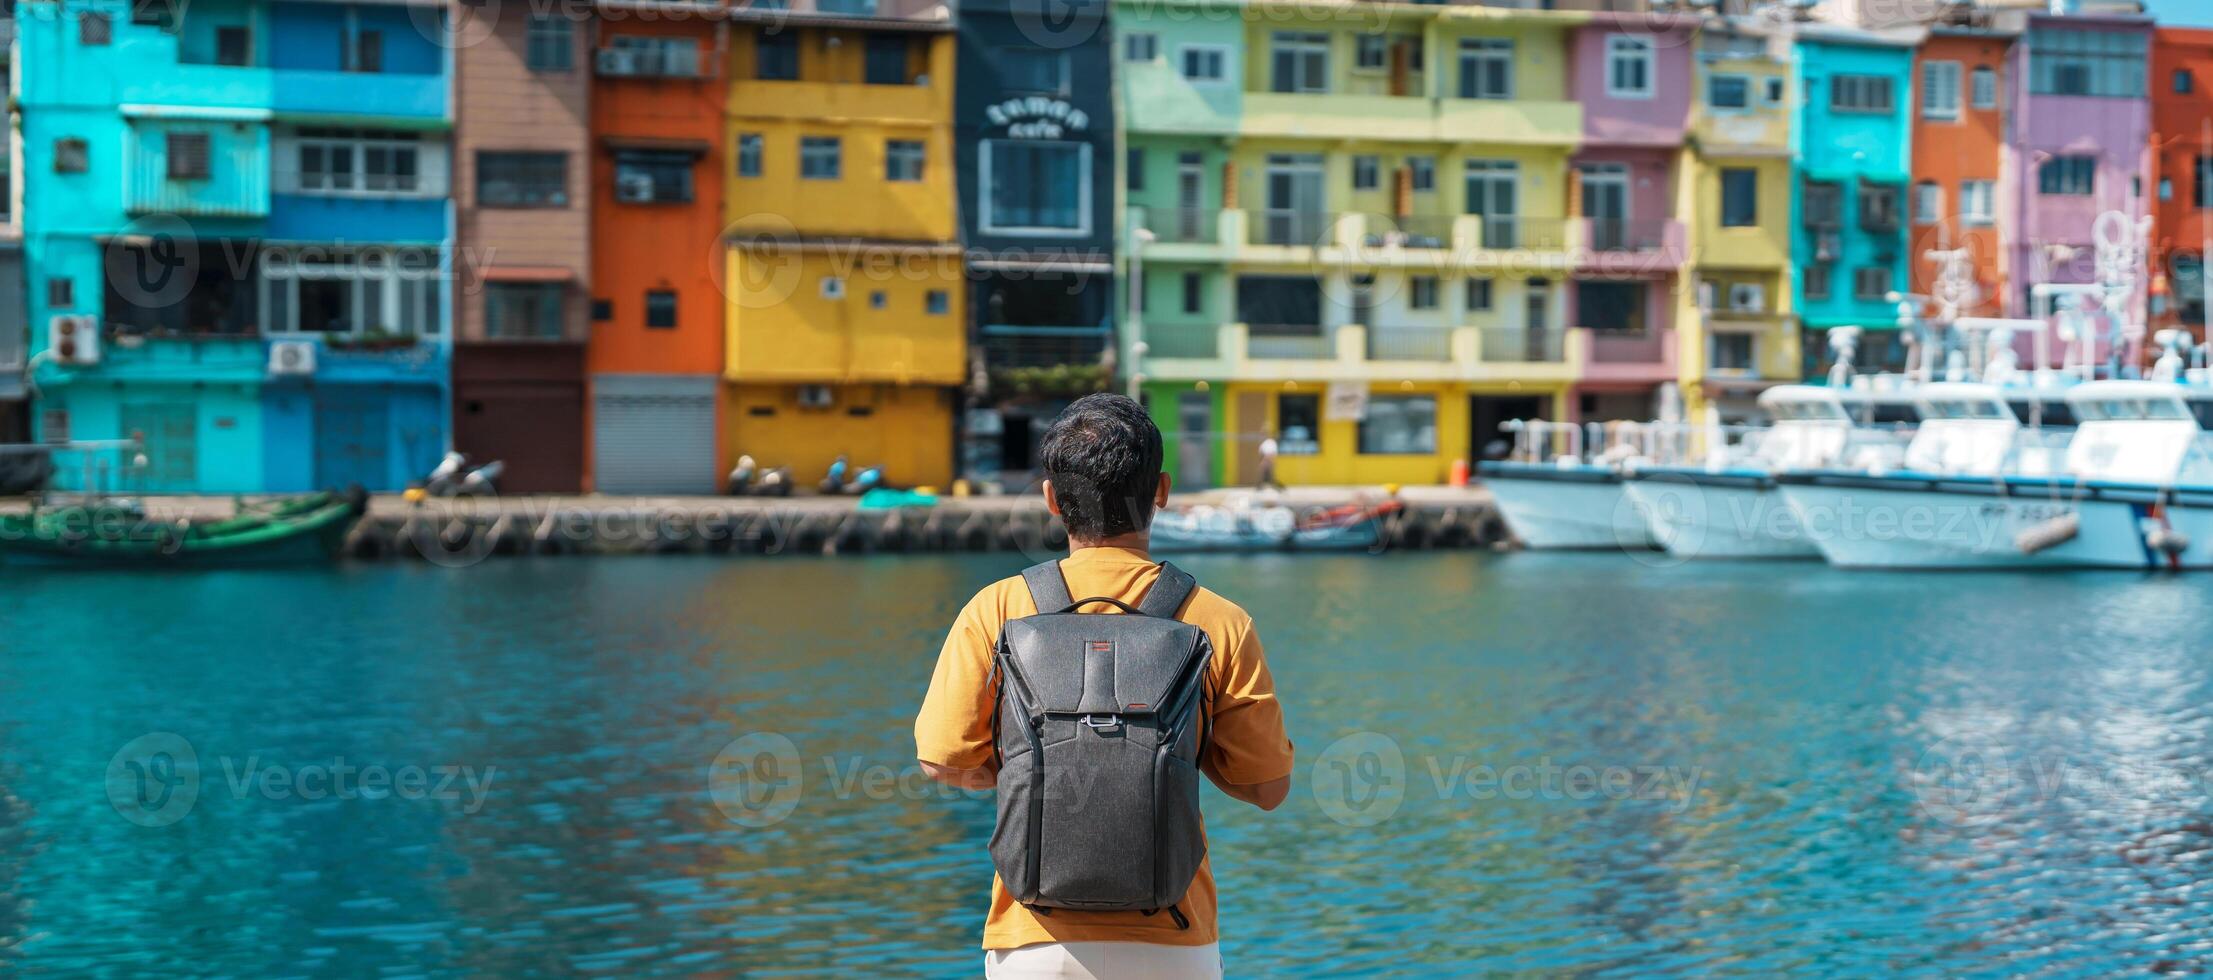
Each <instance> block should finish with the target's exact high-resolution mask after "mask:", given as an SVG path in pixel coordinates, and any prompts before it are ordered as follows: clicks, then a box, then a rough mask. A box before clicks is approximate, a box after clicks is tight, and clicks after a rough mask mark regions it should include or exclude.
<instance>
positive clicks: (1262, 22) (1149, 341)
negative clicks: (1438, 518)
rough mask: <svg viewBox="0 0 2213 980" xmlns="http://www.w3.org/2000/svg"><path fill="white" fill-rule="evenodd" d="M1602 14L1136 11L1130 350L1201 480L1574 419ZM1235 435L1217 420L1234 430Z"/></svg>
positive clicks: (1127, 62) (1191, 7) (1395, 455)
mask: <svg viewBox="0 0 2213 980" xmlns="http://www.w3.org/2000/svg"><path fill="white" fill-rule="evenodd" d="M1589 20H1590V15H1589V14H1587V13H1580V12H1561V11H1540V10H1515V9H1504V8H1492V7H1476V6H1437V7H1432V6H1417V5H1404V6H1400V5H1376V6H1372V7H1371V6H1368V5H1358V6H1355V7H1349V8H1348V7H1344V6H1342V5H1325V4H1319V3H1307V2H1299V0H1257V2H1252V3H1247V4H1245V5H1243V6H1241V7H1236V8H1222V7H1218V6H1214V5H1210V4H1203V3H1190V2H1169V3H1165V4H1159V3H1155V4H1137V3H1126V4H1124V5H1123V6H1121V7H1119V8H1118V9H1117V10H1116V12H1115V27H1116V32H1117V35H1118V37H1119V39H1120V42H1121V51H1120V53H1121V55H1122V58H1123V73H1122V75H1123V79H1124V84H1123V86H1122V97H1123V105H1122V108H1121V113H1120V117H1121V119H1122V120H1124V127H1125V129H1126V136H1125V140H1126V144H1127V148H1128V151H1129V159H1130V163H1129V166H1128V168H1127V170H1126V172H1125V180H1124V183H1125V190H1124V194H1125V197H1126V200H1128V201H1129V203H1130V208H1129V217H1130V221H1131V223H1132V227H1131V229H1130V230H1129V232H1128V233H1127V236H1126V238H1125V241H1126V242H1127V249H1126V251H1127V258H1126V263H1127V267H1128V270H1129V272H1130V273H1131V274H1132V275H1133V276H1134V277H1135V278H1136V279H1137V281H1138V282H1139V283H1140V284H1141V297H1142V298H1141V301H1140V302H1138V303H1137V304H1136V308H1135V309H1133V310H1130V311H1127V313H1126V316H1125V323H1126V324H1128V325H1129V329H1127V330H1126V331H1125V336H1124V343H1123V351H1124V362H1123V363H1124V364H1126V365H1127V368H1126V369H1125V370H1127V371H1128V372H1130V375H1129V376H1130V380H1131V382H1132V384H1133V386H1134V387H1136V388H1137V389H1138V390H1140V391H1141V392H1143V393H1144V394H1145V395H1146V396H1147V398H1148V399H1149V401H1150V403H1151V407H1152V410H1153V412H1154V413H1155V417H1156V418H1158V419H1160V420H1161V421H1162V426H1163V429H1164V430H1166V431H1168V432H1169V433H1171V438H1172V440H1173V441H1174V442H1175V444H1176V445H1175V448H1174V449H1173V450H1172V452H1171V455H1172V457H1173V459H1172V463H1173V466H1174V468H1175V472H1176V478H1177V479H1178V480H1179V481H1180V482H1182V483H1183V484H1184V485H1187V486H1188V485H1205V484H1210V483H1242V482H1250V481H1251V480H1253V479H1254V478H1255V477H1256V476H1257V475H1258V472H1259V454H1260V446H1261V443H1262V442H1263V441H1264V440H1266V439H1269V438H1273V439H1275V440H1276V445H1277V448H1278V451H1279V452H1280V453H1281V458H1280V460H1279V462H1278V466H1277V469H1276V472H1277V475H1278V476H1279V477H1280V478H1281V479H1282V480H1284V481H1285V482H1289V483H1338V484H1344V483H1391V482H1398V483H1435V482H1439V481H1441V480H1443V479H1444V478H1445V476H1446V475H1447V474H1448V473H1449V472H1450V469H1451V466H1452V463H1453V461H1454V460H1456V459H1469V458H1474V457H1479V456H1485V455H1495V454H1498V453H1500V452H1502V451H1503V445H1504V444H1505V443H1506V442H1507V441H1508V440H1509V439H1510V433H1509V432H1508V431H1507V430H1506V429H1505V428H1504V424H1505V423H1506V422H1508V421H1510V420H1513V419H1517V418H1529V417H1549V418H1564V417H1567V416H1569V415H1571V414H1572V413H1573V411H1574V409H1575V407H1576V406H1575V402H1574V399H1573V398H1572V397H1571V396H1570V389H1571V385H1572V383H1573V381H1574V379H1576V378H1577V377H1579V376H1580V375H1581V372H1582V362H1583V359H1584V357H1585V356H1586V348H1587V346H1588V345H1587V343H1586V342H1584V341H1583V340H1582V339H1581V337H1580V335H1579V336H1578V339H1577V340H1576V341H1575V342H1572V343H1571V342H1570V334H1569V331H1568V329H1567V323H1568V317H1567V305H1568V304H1567V301H1566V299H1565V297H1564V293H1565V289H1564V287H1565V284H1566V283H1567V282H1568V280H1569V277H1570V275H1571V274H1572V272H1573V271H1574V269H1575V268H1576V266H1575V263H1574V260H1573V259H1572V258H1571V257H1572V256H1573V255H1575V254H1576V251H1577V249H1578V248H1579V247H1580V244H1581V239H1582V237H1583V235H1584V228H1585V226H1584V224H1583V223H1582V222H1580V221H1571V220H1570V219H1569V215H1570V214H1571V213H1572V212H1571V211H1570V210H1569V204H1570V201H1569V198H1570V196H1571V195H1570V186H1571V180H1570V178H1569V177H1568V174H1569V173H1570V172H1571V167H1570V162H1571V159H1572V157H1573V155H1574V152H1575V150H1576V149H1577V148H1578V147H1579V146H1580V145H1581V144H1582V142H1583V137H1584V123H1583V109H1582V107H1581V106H1579V105H1578V104H1576V102H1575V101H1574V100H1573V99H1572V98H1571V97H1570V93H1569V77H1570V70H1569V68H1570V58H1569V55H1568V52H1569V49H1570V41H1571V39H1572V37H1573V35H1574V33H1575V29H1576V28H1577V27H1579V26H1581V25H1582V24H1584V23H1587V22H1588V21H1589ZM1216 434H1218V435H1216Z"/></svg>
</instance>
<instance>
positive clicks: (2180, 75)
mask: <svg viewBox="0 0 2213 980" xmlns="http://www.w3.org/2000/svg"><path fill="white" fill-rule="evenodd" d="M2174 87H2175V94H2176V95H2189V94H2190V93H2191V92H2192V91H2195V90H2196V89H2197V79H2196V78H2195V77H2193V76H2192V75H2191V74H2190V69H2188V68H2177V69H2175V74H2174Z"/></svg>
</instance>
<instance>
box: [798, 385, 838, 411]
mask: <svg viewBox="0 0 2213 980" xmlns="http://www.w3.org/2000/svg"><path fill="white" fill-rule="evenodd" d="M835 404H837V397H836V395H834V394H833V393H832V392H831V390H830V386H829V385H800V386H799V407H801V408H829V407H830V406H832V405H835Z"/></svg>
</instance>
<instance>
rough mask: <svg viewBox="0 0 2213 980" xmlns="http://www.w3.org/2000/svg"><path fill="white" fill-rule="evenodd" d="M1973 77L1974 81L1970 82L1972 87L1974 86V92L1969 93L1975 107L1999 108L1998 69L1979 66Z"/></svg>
mask: <svg viewBox="0 0 2213 980" xmlns="http://www.w3.org/2000/svg"><path fill="white" fill-rule="evenodd" d="M1972 77H1973V81H1972V82H1971V83H1970V87H1971V88H1973V89H1974V91H1972V92H1970V93H1968V98H1969V99H1970V100H1971V101H1972V103H1973V104H1974V106H1975V108H1977V109H1995V108H1997V107H1998V73H1997V71H1996V70H1994V69H1991V68H1981V67H1979V68H1976V69H1975V74H1974V75H1973V76H1972Z"/></svg>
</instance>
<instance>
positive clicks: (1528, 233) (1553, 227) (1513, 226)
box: [1476, 215, 1568, 251]
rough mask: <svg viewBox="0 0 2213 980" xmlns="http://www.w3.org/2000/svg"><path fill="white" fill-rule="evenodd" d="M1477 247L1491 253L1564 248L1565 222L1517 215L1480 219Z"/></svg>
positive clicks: (1565, 238) (1564, 220) (1565, 242)
mask: <svg viewBox="0 0 2213 980" xmlns="http://www.w3.org/2000/svg"><path fill="white" fill-rule="evenodd" d="M1481 223H1482V230H1481V231H1480V232H1479V233H1478V235H1477V238H1478V241H1477V242H1476V247H1478V248H1484V249H1490V250H1493V251H1496V250H1501V249H1513V248H1566V247H1567V241H1568V233H1567V221H1566V219H1563V218H1525V217H1520V216H1517V215H1509V216H1500V217H1483V218H1481Z"/></svg>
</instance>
